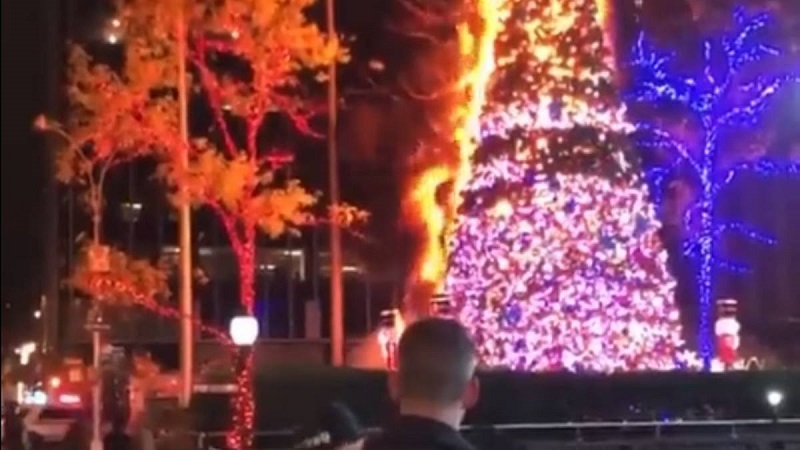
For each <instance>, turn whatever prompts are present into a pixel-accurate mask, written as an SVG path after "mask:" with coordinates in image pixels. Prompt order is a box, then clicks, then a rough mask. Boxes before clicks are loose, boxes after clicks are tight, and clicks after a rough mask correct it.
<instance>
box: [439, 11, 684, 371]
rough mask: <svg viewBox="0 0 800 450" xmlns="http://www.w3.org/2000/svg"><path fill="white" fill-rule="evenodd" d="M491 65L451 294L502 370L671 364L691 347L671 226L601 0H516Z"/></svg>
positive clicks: (452, 263) (455, 246)
mask: <svg viewBox="0 0 800 450" xmlns="http://www.w3.org/2000/svg"><path fill="white" fill-rule="evenodd" d="M494 6H495V7H494V8H488V9H486V10H484V11H483V18H484V21H485V22H486V23H488V24H491V23H492V21H493V20H494V21H499V22H500V23H501V25H500V26H499V32H498V34H497V36H496V38H495V39H493V41H492V43H493V49H492V50H493V54H492V56H493V58H492V59H491V60H490V61H489V62H488V68H489V69H490V77H489V81H488V83H486V84H484V85H479V88H480V89H478V90H477V91H476V93H477V94H482V93H483V92H484V91H482V89H485V99H484V102H483V103H484V104H483V107H482V108H481V109H480V110H479V112H480V115H479V117H478V118H477V123H478V126H477V127H476V128H477V129H476V130H470V131H472V132H474V133H475V134H473V136H474V139H475V140H476V141H477V142H478V147H477V150H476V151H475V153H474V155H473V156H472V158H471V160H470V163H471V170H470V171H469V177H468V179H467V181H466V183H465V185H464V188H463V189H461V190H460V193H461V195H462V200H461V201H462V204H461V208H460V212H459V217H458V220H457V223H456V225H455V231H454V237H453V239H452V240H451V242H450V260H449V268H448V274H447V278H446V289H447V291H448V292H449V294H450V295H451V296H452V299H453V303H454V306H455V310H456V313H457V316H458V317H459V318H460V320H461V321H462V323H464V324H465V325H466V326H468V327H469V328H470V329H471V330H472V332H473V334H474V337H475V339H476V342H477V344H478V347H479V349H480V355H481V357H482V358H483V359H484V361H485V363H486V364H488V365H491V366H506V367H510V368H513V369H516V370H526V371H546V370H572V371H577V370H586V371H603V372H612V371H626V370H666V369H672V368H674V367H675V366H676V361H677V359H678V356H679V353H680V349H681V346H682V340H681V330H680V321H679V312H678V310H677V307H676V306H675V304H674V298H673V297H674V291H675V281H674V280H673V278H672V276H671V275H670V273H669V272H668V269H667V261H666V260H667V255H666V251H665V250H664V248H663V247H662V245H661V242H660V240H659V238H658V231H659V229H660V223H659V222H658V220H657V219H656V217H655V209H654V207H653V206H652V205H651V204H650V201H649V198H648V197H649V194H648V190H647V187H646V185H645V184H644V182H643V181H642V178H641V176H640V175H639V170H638V167H637V165H636V163H635V158H634V157H633V155H632V154H631V153H632V152H631V151H630V146H629V145H628V140H627V135H628V133H629V131H630V130H631V126H630V125H629V124H628V123H627V122H626V121H625V118H624V108H623V107H622V105H621V104H620V101H619V99H618V96H617V93H616V90H615V89H614V87H613V84H612V69H611V58H610V54H609V51H608V49H607V48H606V47H605V46H604V45H603V30H602V29H601V27H600V25H599V22H598V19H597V10H596V6H595V2H594V0H512V1H507V2H497V3H496V4H495V5H494Z"/></svg>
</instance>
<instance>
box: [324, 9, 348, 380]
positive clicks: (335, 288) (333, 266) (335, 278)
mask: <svg viewBox="0 0 800 450" xmlns="http://www.w3.org/2000/svg"><path fill="white" fill-rule="evenodd" d="M333 2H334V0H326V2H325V12H326V14H325V16H326V22H327V32H328V36H329V37H330V38H333V37H335V36H336V23H335V21H334V10H333ZM336 119H337V93H336V62H335V61H334V62H332V63H331V65H330V66H329V67H328V183H329V190H330V196H331V205H334V206H336V205H338V204H339V165H338V164H339V156H338V152H337V149H336ZM330 239H331V242H330V246H331V247H330V255H331V259H330V270H331V273H330V275H331V363H332V364H333V365H334V366H341V365H343V364H344V299H343V297H342V296H343V293H342V230H341V229H340V228H339V224H338V223H336V220H331V221H330Z"/></svg>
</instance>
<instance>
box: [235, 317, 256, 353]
mask: <svg viewBox="0 0 800 450" xmlns="http://www.w3.org/2000/svg"><path fill="white" fill-rule="evenodd" d="M228 332H229V333H230V335H231V340H232V341H233V343H234V344H236V345H237V346H239V347H250V346H252V345H253V344H254V343H255V342H256V339H257V338H258V319H256V318H255V317H253V316H250V315H244V316H236V317H234V318H233V319H231V323H230V327H229V328H228Z"/></svg>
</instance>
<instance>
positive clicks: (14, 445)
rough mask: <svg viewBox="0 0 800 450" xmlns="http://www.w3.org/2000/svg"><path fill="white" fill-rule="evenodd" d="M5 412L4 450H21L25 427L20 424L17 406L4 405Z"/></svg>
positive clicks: (20, 417) (12, 404)
mask: <svg viewBox="0 0 800 450" xmlns="http://www.w3.org/2000/svg"><path fill="white" fill-rule="evenodd" d="M5 410H6V411H5V416H6V423H5V426H6V429H5V442H4V444H5V448H6V449H7V450H22V449H23V448H24V445H23V443H22V433H24V432H25V426H24V424H23V422H22V419H23V417H22V415H21V414H20V413H19V412H18V411H17V406H16V404H14V403H11V402H9V403H8V404H6V405H5Z"/></svg>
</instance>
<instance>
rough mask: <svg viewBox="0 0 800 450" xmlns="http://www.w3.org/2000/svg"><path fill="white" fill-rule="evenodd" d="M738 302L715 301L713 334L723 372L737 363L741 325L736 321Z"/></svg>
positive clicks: (729, 300) (732, 300) (730, 300)
mask: <svg viewBox="0 0 800 450" xmlns="http://www.w3.org/2000/svg"><path fill="white" fill-rule="evenodd" d="M737 306H738V302H737V301H736V300H734V299H722V300H718V301H717V321H716V323H715V324H714V334H716V337H717V359H718V360H719V362H720V363H721V365H722V366H723V367H724V369H725V370H731V369H733V368H734V367H735V366H736V365H737V363H738V362H739V345H740V337H739V333H740V331H741V328H742V327H741V324H740V323H739V321H738V320H737V319H736V310H737Z"/></svg>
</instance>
